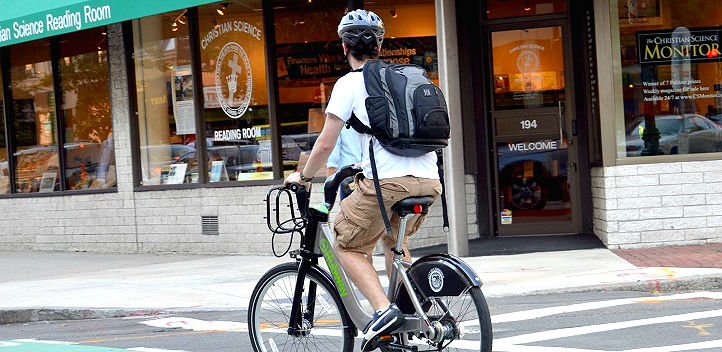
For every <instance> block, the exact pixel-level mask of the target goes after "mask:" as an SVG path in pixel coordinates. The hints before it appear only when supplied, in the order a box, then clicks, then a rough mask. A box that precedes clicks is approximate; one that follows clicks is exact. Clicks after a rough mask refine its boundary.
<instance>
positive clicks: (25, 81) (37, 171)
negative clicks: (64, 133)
mask: <svg viewBox="0 0 722 352" xmlns="http://www.w3.org/2000/svg"><path fill="white" fill-rule="evenodd" d="M10 88H11V90H12V97H13V104H12V106H13V119H14V124H15V153H14V156H15V167H16V169H15V176H16V181H15V182H16V185H17V191H18V193H28V192H52V191H57V190H59V189H60V187H59V174H58V169H59V167H58V145H57V141H56V138H55V136H56V126H55V119H56V116H55V92H54V90H53V72H52V65H51V63H50V44H49V41H48V40H37V41H33V42H28V43H23V44H18V45H13V46H11V47H10Z"/></svg>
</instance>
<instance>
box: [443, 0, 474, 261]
mask: <svg viewBox="0 0 722 352" xmlns="http://www.w3.org/2000/svg"><path fill="white" fill-rule="evenodd" d="M436 48H437V52H438V60H439V84H440V86H441V87H440V88H441V90H442V91H443V92H444V94H445V95H446V103H447V105H448V108H449V120H450V122H451V140H450V141H449V146H448V147H447V148H446V149H444V174H445V175H446V200H447V203H448V211H449V225H450V226H449V227H450V231H449V253H450V254H453V255H458V256H466V255H469V235H468V233H467V230H468V229H467V221H466V190H465V185H464V147H463V146H464V137H463V133H462V132H463V130H462V128H463V127H462V123H461V119H462V116H461V94H460V93H461V91H460V86H459V79H460V77H459V51H458V44H457V38H456V7H455V5H454V0H436Z"/></svg>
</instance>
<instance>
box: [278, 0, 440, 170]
mask: <svg viewBox="0 0 722 352" xmlns="http://www.w3.org/2000/svg"><path fill="white" fill-rule="evenodd" d="M274 5H275V7H276V10H275V11H274V14H275V19H274V21H275V26H276V27H275V28H276V43H277V46H276V52H277V59H276V64H277V67H278V85H279V100H280V103H281V108H280V111H279V114H278V115H279V118H280V120H281V134H282V137H281V143H282V146H283V147H282V148H283V165H284V172H285V173H286V174H288V173H290V172H292V171H293V170H294V169H295V168H297V167H299V166H300V165H301V164H303V163H305V160H306V159H307V158H308V155H309V154H310V150H311V148H312V147H313V145H314V143H315V141H316V138H317V137H318V134H319V133H320V132H321V130H322V129H323V124H324V122H325V119H326V115H325V113H324V111H325V109H326V103H327V102H328V99H329V98H330V96H331V91H332V90H333V86H334V84H335V83H336V80H338V78H339V77H341V76H343V75H345V74H346V73H348V72H349V71H350V70H351V67H350V66H349V65H348V63H347V62H346V58H345V57H344V55H343V48H342V46H341V40H340V39H339V37H338V34H337V32H336V30H337V28H336V24H338V22H339V20H340V19H341V16H342V15H343V14H344V13H345V12H346V5H347V4H346V3H345V2H336V3H333V4H331V3H327V2H318V3H317V2H312V3H307V2H298V3H291V2H287V1H275V2H274ZM364 7H365V9H367V10H370V11H373V12H374V13H376V14H377V15H379V17H381V19H382V20H383V21H384V24H385V26H386V35H385V38H384V42H383V45H382V48H381V52H380V55H381V59H385V60H389V61H392V62H396V63H402V64H416V65H420V66H422V67H424V68H425V69H426V70H427V73H428V75H429V77H430V78H431V79H432V80H433V81H434V83H436V84H438V61H437V55H436V19H435V12H434V2H433V1H431V0H404V1H389V0H380V1H374V2H373V3H371V2H369V3H366V4H365V6H364ZM347 138H348V137H347ZM359 147H360V146H359ZM317 176H326V170H324V169H322V170H319V173H318V174H317Z"/></svg>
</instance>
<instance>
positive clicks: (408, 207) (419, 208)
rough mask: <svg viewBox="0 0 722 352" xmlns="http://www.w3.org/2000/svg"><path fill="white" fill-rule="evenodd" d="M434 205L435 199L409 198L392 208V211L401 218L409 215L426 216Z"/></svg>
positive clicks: (426, 197) (425, 197) (423, 197)
mask: <svg viewBox="0 0 722 352" xmlns="http://www.w3.org/2000/svg"><path fill="white" fill-rule="evenodd" d="M432 203H434V197H432V196H422V197H408V198H404V199H402V200H400V201H398V202H396V204H394V205H393V206H392V207H391V210H393V211H394V212H397V213H399V216H406V215H409V214H426V213H428V212H429V206H430V205H431V204H432Z"/></svg>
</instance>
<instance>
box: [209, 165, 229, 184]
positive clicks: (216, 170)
mask: <svg viewBox="0 0 722 352" xmlns="http://www.w3.org/2000/svg"><path fill="white" fill-rule="evenodd" d="M221 181H228V171H227V170H226V164H225V163H224V162H223V160H214V161H213V162H211V182H221Z"/></svg>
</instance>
